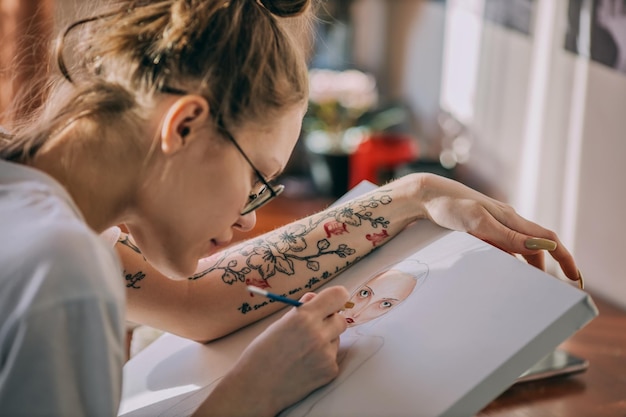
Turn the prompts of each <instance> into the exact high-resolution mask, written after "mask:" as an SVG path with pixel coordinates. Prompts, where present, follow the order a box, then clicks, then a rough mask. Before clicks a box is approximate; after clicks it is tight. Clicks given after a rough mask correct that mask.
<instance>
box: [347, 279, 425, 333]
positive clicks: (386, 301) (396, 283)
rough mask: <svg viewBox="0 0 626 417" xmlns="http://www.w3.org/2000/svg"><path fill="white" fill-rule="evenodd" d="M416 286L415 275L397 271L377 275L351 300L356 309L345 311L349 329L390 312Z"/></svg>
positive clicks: (358, 289) (358, 290)
mask: <svg viewBox="0 0 626 417" xmlns="http://www.w3.org/2000/svg"><path fill="white" fill-rule="evenodd" d="M416 284H417V279H416V278H415V277H414V276H413V275H411V274H408V273H406V272H402V271H398V270H395V269H390V270H387V271H384V272H382V273H380V274H378V275H376V276H375V277H374V278H372V279H370V280H369V281H368V282H366V283H365V284H363V285H361V286H360V287H359V288H357V290H356V291H355V292H354V294H353V295H352V297H351V298H350V301H352V302H353V303H354V307H353V308H351V309H350V310H345V311H343V314H344V315H345V316H346V321H347V322H348V327H352V326H356V325H358V324H363V323H367V322H368V321H370V320H373V319H375V318H377V317H380V316H382V315H383V314H385V313H387V312H389V311H390V310H391V309H392V308H394V307H395V306H396V305H398V304H399V303H400V302H402V301H403V300H404V299H406V298H407V297H408V296H409V294H411V292H412V291H413V289H414V288H415V285H416Z"/></svg>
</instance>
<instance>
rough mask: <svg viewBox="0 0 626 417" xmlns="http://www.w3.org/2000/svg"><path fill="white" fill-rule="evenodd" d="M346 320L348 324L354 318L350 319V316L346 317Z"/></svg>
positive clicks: (352, 321)
mask: <svg viewBox="0 0 626 417" xmlns="http://www.w3.org/2000/svg"><path fill="white" fill-rule="evenodd" d="M346 322H348V324H352V323H354V320H353V319H351V318H350V317H346Z"/></svg>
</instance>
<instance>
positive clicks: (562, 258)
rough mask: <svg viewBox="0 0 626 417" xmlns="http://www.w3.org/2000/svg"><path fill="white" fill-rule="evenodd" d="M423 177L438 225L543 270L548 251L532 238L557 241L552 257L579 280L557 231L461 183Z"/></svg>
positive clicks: (425, 199) (431, 214)
mask: <svg viewBox="0 0 626 417" xmlns="http://www.w3.org/2000/svg"><path fill="white" fill-rule="evenodd" d="M419 178H420V181H422V187H421V189H422V193H423V196H422V201H423V205H424V209H425V212H426V216H427V217H428V218H429V219H430V220H431V221H433V222H434V223H436V224H438V225H440V226H442V227H446V228H448V229H453V230H459V231H464V232H468V233H470V234H472V235H474V236H476V237H477V238H479V239H482V240H484V241H486V242H488V243H491V244H492V245H494V246H496V247H498V248H500V249H502V250H504V251H506V252H509V253H517V254H520V255H522V256H523V257H524V258H525V259H526V261H527V262H528V263H529V264H531V265H534V266H536V267H537V268H540V269H542V270H545V259H544V253H545V252H544V251H543V250H541V249H537V248H536V247H535V248H532V246H533V245H532V244H533V243H535V242H536V241H534V240H532V239H536V238H542V239H548V240H551V241H554V242H556V248H554V249H553V250H550V252H549V253H550V255H552V257H553V258H554V259H555V260H556V261H557V262H558V263H559V264H560V266H561V269H562V270H563V272H564V273H565V275H566V276H567V277H568V278H569V279H571V280H573V281H577V280H578V279H579V277H580V272H579V271H578V268H577V267H576V262H575V261H574V258H573V257H572V255H571V254H570V253H569V251H568V250H567V249H566V248H565V246H563V244H562V243H561V241H560V240H559V237H558V236H557V235H556V233H554V232H553V231H550V230H548V229H545V228H543V227H541V226H539V225H538V224H536V223H533V222H531V221H528V220H526V219H525V218H523V217H521V216H520V215H519V214H517V213H516V212H515V210H514V209H513V208H512V207H511V206H509V205H507V204H504V203H502V202H499V201H497V200H494V199H492V198H489V197H487V196H485V195H484V194H481V193H479V192H478V191H476V190H473V189H471V188H468V187H466V186H464V185H463V184H461V183H459V182H456V181H453V180H450V179H447V178H444V177H439V176H436V175H424V176H420V177H419ZM529 239H531V240H530V241H529ZM540 243H541V241H540ZM544 243H545V242H544ZM529 247H531V248H529ZM550 249H552V248H550Z"/></svg>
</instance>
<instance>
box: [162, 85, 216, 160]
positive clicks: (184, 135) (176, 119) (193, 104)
mask: <svg viewBox="0 0 626 417" xmlns="http://www.w3.org/2000/svg"><path fill="white" fill-rule="evenodd" d="M208 118H209V104H208V103H207V101H206V99H204V97H201V96H198V95H186V96H184V97H181V98H180V99H178V100H176V102H175V103H174V104H172V105H171V106H170V108H169V109H168V111H167V113H166V114H165V119H164V120H163V125H162V127H161V151H162V152H163V153H164V154H166V155H172V154H174V153H176V152H178V151H179V150H181V149H182V148H183V147H184V146H185V144H187V143H188V142H189V141H191V140H193V139H194V138H197V137H199V135H197V134H196V133H197V132H198V131H200V130H201V129H202V128H206V121H207V119H208Z"/></svg>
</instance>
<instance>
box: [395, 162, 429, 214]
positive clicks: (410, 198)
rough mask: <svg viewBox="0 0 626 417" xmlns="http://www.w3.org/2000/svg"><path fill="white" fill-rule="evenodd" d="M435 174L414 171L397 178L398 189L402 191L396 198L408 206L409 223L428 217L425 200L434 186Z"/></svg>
mask: <svg viewBox="0 0 626 417" xmlns="http://www.w3.org/2000/svg"><path fill="white" fill-rule="evenodd" d="M431 177H433V175H432V174H429V173H423V172H420V173H412V174H408V175H405V176H403V177H402V178H400V179H398V180H397V185H398V187H397V189H398V190H399V191H400V192H401V193H400V194H399V195H398V196H397V197H396V198H397V199H398V200H399V201H400V202H401V206H402V207H406V210H407V213H406V217H407V219H408V223H412V222H414V221H416V220H420V219H425V218H428V212H427V210H426V205H425V201H426V198H427V196H428V194H429V190H430V189H431V188H432V186H431V183H432V178H431Z"/></svg>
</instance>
